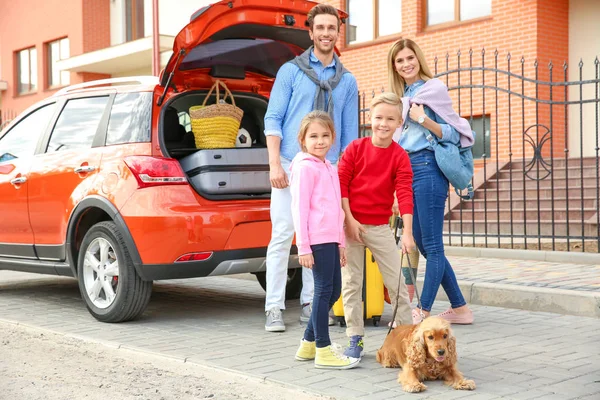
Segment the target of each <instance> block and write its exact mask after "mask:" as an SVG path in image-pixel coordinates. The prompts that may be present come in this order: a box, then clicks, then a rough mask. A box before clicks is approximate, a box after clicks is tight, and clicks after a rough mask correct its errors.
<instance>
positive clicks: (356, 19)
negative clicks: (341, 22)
mask: <svg viewBox="0 0 600 400" xmlns="http://www.w3.org/2000/svg"><path fill="white" fill-rule="evenodd" d="M346 6H347V7H346V9H347V10H348V14H349V17H350V18H349V23H348V26H347V27H348V28H347V43H348V44H355V43H363V42H369V41H372V40H375V39H377V38H380V37H383V36H390V35H394V34H398V33H400V32H402V1H400V0H348V2H347V4H346Z"/></svg>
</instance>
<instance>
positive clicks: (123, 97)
mask: <svg viewBox="0 0 600 400" xmlns="http://www.w3.org/2000/svg"><path fill="white" fill-rule="evenodd" d="M151 115H152V93H150V92H143V93H119V94H117V95H116V96H115V101H114V103H113V106H112V109H111V112H110V120H109V122H108V132H107V134H106V144H107V145H111V144H123V143H139V142H149V141H150V124H151Z"/></svg>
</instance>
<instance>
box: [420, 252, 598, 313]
mask: <svg viewBox="0 0 600 400" xmlns="http://www.w3.org/2000/svg"><path fill="white" fill-rule="evenodd" d="M447 252H448V253H450V254H452V253H458V252H457V251H452V250H450V251H447ZM503 253H504V254H508V255H512V254H515V255H518V254H521V253H523V252H512V253H511V252H510V251H504V252H503ZM540 253H541V252H540ZM530 254H531V253H530ZM533 254H535V252H534V253H533ZM560 256H561V257H562V254H561V255H560ZM586 256H587V255H586ZM447 257H448V260H449V261H450V264H451V265H452V267H453V268H454V271H455V273H456V277H457V279H458V281H459V285H460V287H461V290H462V292H463V294H464V296H465V298H466V300H467V302H469V303H471V304H479V305H486V306H496V307H506V308H517V309H521V310H529V311H543V312H553V313H559V314H568V315H579V316H586V317H595V318H599V317H600V255H596V257H597V259H598V262H597V263H596V264H587V263H586V264H584V263H579V264H577V263H573V262H571V263H566V262H550V261H538V260H516V259H510V258H485V257H464V256H452V255H448V256H447ZM572 258H573V259H577V257H576V255H574V256H573V257H572ZM588 260H590V258H588V259H586V261H588ZM419 266H420V267H419V276H418V277H417V281H419V282H420V283H421V284H422V282H423V278H424V271H425V259H424V258H421V260H420V264H419ZM438 298H440V299H446V297H445V294H444V293H443V290H440V292H438Z"/></svg>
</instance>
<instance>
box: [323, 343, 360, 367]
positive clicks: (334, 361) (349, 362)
mask: <svg viewBox="0 0 600 400" xmlns="http://www.w3.org/2000/svg"><path fill="white" fill-rule="evenodd" d="M316 350H317V354H316V356H315V368H326V369H350V368H354V367H356V366H357V365H358V363H359V362H360V358H352V357H347V356H345V355H343V354H338V353H336V352H335V351H333V349H332V348H331V346H327V347H319V348H317V349H316Z"/></svg>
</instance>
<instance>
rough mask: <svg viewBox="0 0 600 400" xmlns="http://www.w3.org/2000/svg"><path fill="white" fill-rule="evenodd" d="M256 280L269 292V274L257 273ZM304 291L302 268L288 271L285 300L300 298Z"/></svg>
mask: <svg viewBox="0 0 600 400" xmlns="http://www.w3.org/2000/svg"><path fill="white" fill-rule="evenodd" d="M255 275H256V280H258V283H260V286H262V288H263V289H264V290H265V291H266V290H267V274H266V272H257V273H256V274H255ZM301 291H302V268H290V269H288V271H287V283H286V285H285V299H286V300H293V299H299V298H300V292H301Z"/></svg>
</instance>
